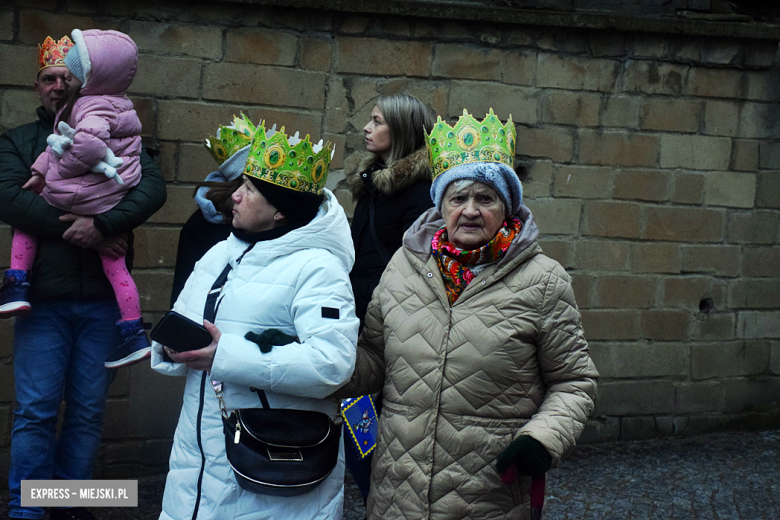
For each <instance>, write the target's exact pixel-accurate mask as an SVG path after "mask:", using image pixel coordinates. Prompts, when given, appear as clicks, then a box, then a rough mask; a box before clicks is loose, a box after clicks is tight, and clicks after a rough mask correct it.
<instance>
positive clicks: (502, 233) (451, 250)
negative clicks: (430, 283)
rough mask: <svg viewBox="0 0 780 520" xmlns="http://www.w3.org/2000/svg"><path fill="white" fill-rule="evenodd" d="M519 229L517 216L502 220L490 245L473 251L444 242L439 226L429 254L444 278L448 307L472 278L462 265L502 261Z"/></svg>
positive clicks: (443, 229)
mask: <svg viewBox="0 0 780 520" xmlns="http://www.w3.org/2000/svg"><path fill="white" fill-rule="evenodd" d="M522 226H523V223H522V222H520V219H518V218H517V217H513V218H512V220H510V221H509V223H507V222H506V221H504V224H503V225H502V226H501V228H500V229H499V230H498V233H496V236H494V237H493V239H492V240H491V241H490V242H488V243H487V244H485V245H484V246H482V247H480V248H479V249H474V250H473V251H469V250H465V249H460V248H458V247H456V246H455V244H453V243H452V242H449V241H447V238H448V237H447V228H446V227H442V228H441V229H440V230H438V231H437V232H436V233H435V234H434V235H433V239H432V240H431V245H432V246H433V251H432V253H433V257H434V258H435V259H436V263H437V264H438V265H439V270H440V271H441V276H442V278H443V279H444V287H445V288H446V289H447V298H448V299H449V301H450V306H452V304H454V303H455V302H456V301H457V299H458V297H459V296H460V293H462V292H463V289H465V288H466V286H467V285H468V284H469V283H471V281H472V280H473V279H474V273H472V272H471V269H469V268H468V267H466V265H480V264H489V263H491V262H495V261H496V260H500V259H501V258H503V257H504V255H505V254H506V251H507V249H509V245H510V244H511V243H512V240H514V239H515V237H516V236H517V234H518V233H519V232H520V229H521V228H522Z"/></svg>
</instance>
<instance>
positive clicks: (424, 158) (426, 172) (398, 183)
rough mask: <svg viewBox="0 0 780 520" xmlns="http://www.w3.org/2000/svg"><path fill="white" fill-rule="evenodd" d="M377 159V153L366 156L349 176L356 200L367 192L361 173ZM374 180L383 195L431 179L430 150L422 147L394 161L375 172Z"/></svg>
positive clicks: (348, 179)
mask: <svg viewBox="0 0 780 520" xmlns="http://www.w3.org/2000/svg"><path fill="white" fill-rule="evenodd" d="M377 160H378V157H377V156H376V155H375V154H370V155H368V156H366V158H365V159H363V160H362V161H361V162H360V166H359V167H358V169H357V171H356V172H355V173H353V174H351V175H350V176H349V177H348V178H347V182H348V187H349V190H350V191H351V192H352V197H353V198H354V199H355V200H359V199H360V198H361V197H363V196H364V195H365V194H366V187H365V185H364V184H363V180H362V179H361V177H360V174H361V173H363V172H364V171H366V170H367V169H368V168H369V167H370V166H371V165H372V164H374V163H375V162H376V161H377ZM373 180H374V186H376V188H377V190H379V193H382V194H383V195H393V194H395V193H398V192H399V191H401V190H403V189H404V188H407V187H408V186H411V185H412V184H414V183H415V182H417V181H422V180H427V181H430V180H431V169H430V166H429V165H428V150H427V149H426V148H425V147H422V148H420V149H419V150H417V151H416V152H414V153H412V154H411V155H407V156H406V157H404V158H403V159H399V160H397V161H394V162H393V163H392V164H391V165H390V166H388V167H387V168H385V169H383V170H378V171H376V172H374V177H373Z"/></svg>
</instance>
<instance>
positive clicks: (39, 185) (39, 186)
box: [22, 175, 46, 195]
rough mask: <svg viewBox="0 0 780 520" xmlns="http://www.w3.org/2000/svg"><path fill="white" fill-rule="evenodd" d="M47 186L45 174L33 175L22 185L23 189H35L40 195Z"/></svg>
mask: <svg viewBox="0 0 780 520" xmlns="http://www.w3.org/2000/svg"><path fill="white" fill-rule="evenodd" d="M45 187H46V179H44V178H43V175H33V176H32V177H30V178H29V179H28V180H27V182H25V183H24V184H23V185H22V189H23V190H29V191H34V192H35V193H37V194H38V195H40V194H41V192H42V191H43V188H45Z"/></svg>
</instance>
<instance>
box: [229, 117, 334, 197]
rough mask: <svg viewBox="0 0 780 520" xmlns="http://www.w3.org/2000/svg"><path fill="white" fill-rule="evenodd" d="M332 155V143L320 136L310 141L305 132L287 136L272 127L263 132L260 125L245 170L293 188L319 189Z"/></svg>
mask: <svg viewBox="0 0 780 520" xmlns="http://www.w3.org/2000/svg"><path fill="white" fill-rule="evenodd" d="M332 158H333V143H331V142H327V143H325V145H324V146H323V144H322V140H320V142H319V143H317V144H315V145H312V144H311V142H309V136H308V135H307V136H306V137H305V138H304V139H303V140H301V139H300V138H299V137H298V132H295V135H293V136H290V137H289V138H288V137H287V135H286V134H285V133H284V127H282V129H281V130H280V131H278V132H277V131H275V130H273V129H271V130H269V131H268V133H266V130H265V127H264V126H263V125H260V126H259V127H258V128H257V132H256V133H255V138H254V139H253V140H252V147H251V148H250V149H249V158H248V159H247V161H246V166H245V167H244V174H246V175H249V176H250V177H255V178H256V179H261V180H264V181H267V182H270V183H273V184H276V185H277V186H282V187H284V188H289V189H291V190H295V191H301V192H308V193H315V194H317V195H319V194H320V193H322V188H323V187H324V186H325V181H326V180H328V167H329V166H330V161H331V159H332Z"/></svg>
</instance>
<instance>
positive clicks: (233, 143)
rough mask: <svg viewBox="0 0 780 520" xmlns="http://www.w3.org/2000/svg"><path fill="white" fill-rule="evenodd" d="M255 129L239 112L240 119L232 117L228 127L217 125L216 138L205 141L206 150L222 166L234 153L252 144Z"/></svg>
mask: <svg viewBox="0 0 780 520" xmlns="http://www.w3.org/2000/svg"><path fill="white" fill-rule="evenodd" d="M256 131H257V128H256V127H255V125H253V124H252V121H250V120H249V118H248V117H246V116H245V115H244V113H243V112H241V117H240V118H238V117H236V116H235V115H233V122H232V123H230V125H228V126H222V125H219V128H217V136H216V137H209V138H208V139H206V148H208V150H209V152H210V153H211V155H212V156H213V157H214V159H215V160H216V161H217V164H220V165H221V164H222V163H223V162H225V161H226V160H228V159H229V158H230V157H231V156H232V155H233V154H234V153H236V152H237V151H239V150H240V149H241V148H244V147H245V146H249V145H250V144H251V143H252V138H253V137H254V136H255V132H256Z"/></svg>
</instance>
